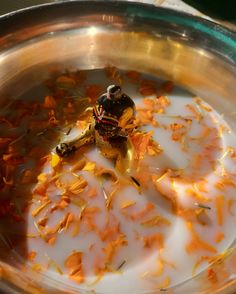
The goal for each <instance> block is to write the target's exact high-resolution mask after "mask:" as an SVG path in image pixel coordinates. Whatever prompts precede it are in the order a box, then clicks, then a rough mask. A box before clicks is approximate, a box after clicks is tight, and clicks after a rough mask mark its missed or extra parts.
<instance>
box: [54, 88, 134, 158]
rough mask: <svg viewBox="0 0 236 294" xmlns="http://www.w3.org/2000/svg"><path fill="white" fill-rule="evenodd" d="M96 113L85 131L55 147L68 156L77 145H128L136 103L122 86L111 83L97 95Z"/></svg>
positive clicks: (116, 146)
mask: <svg viewBox="0 0 236 294" xmlns="http://www.w3.org/2000/svg"><path fill="white" fill-rule="evenodd" d="M93 117H94V122H93V123H91V124H90V125H89V127H88V128H87V129H86V130H85V131H84V132H83V133H82V134H80V135H79V136H78V137H77V138H75V139H73V140H71V141H67V142H63V143H60V144H59V145H58V146H57V147H56V153H57V154H58V155H59V156H60V157H66V156H69V155H71V154H73V153H74V152H75V151H76V150H77V149H78V148H80V147H82V146H84V145H86V144H91V143H95V144H96V145H97V146H98V147H99V148H101V147H104V146H105V147H110V148H111V147H112V148H116V149H117V148H121V149H126V148H124V147H125V146H124V145H125V144H126V141H127V138H128V135H129V133H130V132H132V130H133V129H134V124H133V122H134V119H135V104H134V102H133V100H132V99H131V98H130V97H129V96H128V95H126V94H124V93H122V90H121V87H120V86H116V85H111V86H109V87H108V88H107V92H106V93H104V94H103V95H101V96H100V97H99V98H98V100H97V103H96V105H95V106H94V108H93ZM121 152H122V151H121ZM125 152H126V151H125V150H124V153H125Z"/></svg>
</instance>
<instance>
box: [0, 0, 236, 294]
mask: <svg viewBox="0 0 236 294" xmlns="http://www.w3.org/2000/svg"><path fill="white" fill-rule="evenodd" d="M108 64H112V65H114V66H117V67H118V68H120V69H129V70H131V69H132V70H137V71H141V72H144V73H149V74H151V75H155V76H159V77H161V78H167V79H170V80H172V81H174V82H175V83H176V84H178V85H181V86H183V87H185V88H187V89H189V90H190V91H192V92H194V93H195V94H197V95H201V97H203V98H204V99H206V101H207V102H208V103H210V104H211V105H212V106H213V107H214V108H215V109H216V110H218V111H219V112H220V113H223V114H224V117H225V119H226V121H227V122H228V123H229V124H230V126H231V128H232V129H234V128H235V126H236V122H235V119H234V117H233V116H232V115H231V114H232V110H233V109H234V108H235V101H234V99H235V91H236V34H235V33H233V32H231V31H229V30H227V29H225V28H223V27H222V26H220V25H218V24H215V23H212V22H209V21H207V20H203V19H201V18H197V17H194V16H191V15H188V14H184V13H180V12H177V11H174V10H169V9H163V8H157V7H154V6H151V5H145V4H140V3H129V2H117V1H101V0H99V1H69V2H59V3H53V4H46V5H40V6H35V7H32V8H27V9H23V10H20V11H18V12H14V13H11V14H8V15H6V16H3V17H1V18H0V83H1V87H0V97H1V99H0V106H1V105H3V103H5V99H9V97H18V96H20V95H22V94H23V93H26V92H27V91H29V90H30V89H31V88H33V87H34V86H35V85H37V84H40V83H41V82H42V81H44V80H45V79H46V78H47V77H48V76H49V74H50V73H51V72H52V71H55V70H56V71H60V70H64V69H65V68H67V69H70V70H73V69H77V68H80V69H97V68H103V67H104V66H106V65H108ZM10 99H13V98H10ZM1 246H4V245H1ZM9 258H10V257H9ZM14 258H15V257H14V256H13V255H12V256H11V260H14ZM8 260H10V259H8ZM9 263H10V262H9ZM11 263H13V262H11ZM20 264H21V262H20V260H15V261H14V267H13V266H10V265H8V264H7V262H1V263H0V269H1V276H2V280H1V289H3V290H5V291H6V292H7V293H18V292H21V293H22V291H24V292H27V293H42V292H40V291H45V292H46V293H74V292H73V291H74V290H73V288H68V286H66V285H63V284H62V283H60V282H58V281H57V282H56V281H53V280H49V279H48V278H47V277H45V276H43V275H42V274H37V273H33V272H32V271H31V270H30V269H25V268H24V272H22V271H20V270H19V269H17V268H19V267H20ZM234 287H235V280H234V281H230V280H226V279H224V277H222V278H221V281H220V282H219V284H218V288H217V289H215V288H214V289H213V288H212V287H211V286H209V285H208V284H207V283H204V277H203V274H200V275H199V276H197V277H196V278H195V279H194V280H190V281H187V282H185V283H183V284H181V285H178V286H177V287H175V288H173V291H174V293H190V292H191V293H193V294H194V293H202V291H204V293H215V292H217V293H218V292H220V293H231V292H230V291H233V292H232V293H235V291H234V290H233V289H235V288H234ZM45 292H43V293H45Z"/></svg>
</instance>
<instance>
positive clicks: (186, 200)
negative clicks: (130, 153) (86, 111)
mask: <svg viewBox="0 0 236 294" xmlns="http://www.w3.org/2000/svg"><path fill="white" fill-rule="evenodd" d="M88 81H89V82H91V83H94V82H96V83H97V84H98V83H100V84H102V85H104V89H105V88H106V86H107V85H108V84H109V81H106V80H105V78H104V76H103V74H102V73H101V72H99V71H95V72H90V73H88ZM158 82H159V81H158ZM122 89H123V91H124V92H125V93H127V94H128V95H129V96H130V97H132V98H133V99H134V101H135V104H136V107H137V108H138V107H142V106H143V98H144V97H143V96H141V95H140V93H139V92H138V89H137V86H136V85H133V84H130V83H128V82H127V81H126V82H125V84H124V85H123V87H122ZM149 98H150V99H156V98H155V96H150V97H149ZM168 98H169V100H170V105H169V106H168V107H166V108H165V113H162V114H156V120H157V122H158V126H157V127H153V126H150V125H149V126H144V127H142V130H143V131H153V138H154V140H155V141H156V142H158V144H159V145H160V146H161V148H162V149H163V152H162V153H161V154H159V155H156V156H148V155H147V156H145V158H144V162H146V164H148V171H149V172H150V173H152V174H155V175H158V176H161V174H163V171H164V170H167V169H172V170H177V169H178V170H179V169H180V170H184V175H185V176H186V178H187V179H188V182H186V183H183V182H180V181H178V179H175V183H174V186H173V183H172V182H171V180H170V177H169V176H167V177H164V178H163V180H161V181H160V185H161V188H162V190H163V191H165V193H166V194H168V191H169V190H171V189H174V190H175V193H176V195H177V201H178V202H179V203H181V205H182V206H183V207H184V208H193V209H194V208H196V206H195V203H196V202H197V200H196V199H194V197H190V196H189V195H187V194H186V193H185V191H186V189H191V188H192V187H193V185H194V183H197V182H198V181H200V180H201V179H205V180H206V181H207V183H206V187H207V193H204V192H203V193H202V192H201V194H204V196H206V197H208V198H209V201H208V202H207V203H204V204H205V205H209V206H210V207H211V209H210V210H207V211H206V213H207V215H208V224H207V225H201V224H200V223H195V224H194V229H195V230H196V231H197V233H198V234H199V236H201V239H202V240H204V241H205V242H207V243H209V244H211V245H212V246H214V247H215V248H216V250H217V252H218V253H219V252H222V251H223V250H225V249H226V248H228V247H229V246H230V244H231V243H232V242H233V240H234V237H235V225H236V219H235V217H234V216H233V215H231V214H229V212H228V209H227V205H226V204H225V206H224V207H223V218H224V222H223V224H222V225H221V226H219V225H218V223H217V217H216V206H215V198H216V197H218V196H219V195H221V194H223V196H224V197H225V203H227V201H228V200H229V199H232V198H233V197H234V195H235V187H233V186H228V187H227V188H226V189H224V190H222V191H220V190H219V189H217V188H216V187H215V183H217V182H218V181H219V179H220V177H221V175H222V165H223V166H225V168H226V169H227V170H228V171H230V172H232V173H235V172H236V163H235V162H234V161H233V160H232V158H231V157H230V155H229V154H226V155H225V157H224V156H223V155H224V153H225V151H226V150H227V147H229V146H230V147H233V148H236V140H235V135H234V133H233V132H232V130H230V129H229V127H228V126H227V125H226V123H225V122H224V120H223V118H222V117H221V116H220V115H219V114H218V113H216V112H215V111H214V110H212V111H206V110H204V109H201V110H198V111H201V114H202V115H203V119H202V120H201V122H199V121H197V119H196V117H194V116H193V113H192V112H191V111H190V110H189V109H188V108H187V107H186V105H188V104H190V105H193V106H194V107H195V108H196V109H198V108H197V106H196V102H195V100H194V97H193V95H191V94H189V93H188V92H186V91H184V90H182V89H179V88H177V87H175V88H174V90H173V93H171V94H170V95H168ZM202 103H203V104H204V105H206V106H208V107H209V105H207V104H206V103H205V102H204V101H203V102H202ZM180 116H181V117H186V118H191V119H192V125H191V127H190V129H189V131H188V137H192V138H198V137H201V136H202V134H203V131H204V128H205V126H207V127H208V128H209V130H210V131H209V132H208V133H207V132H206V134H205V135H204V136H203V138H201V139H199V140H194V139H192V140H190V139H189V138H188V139H186V142H184V144H185V145H184V146H185V149H186V150H183V144H181V143H179V142H176V141H175V142H174V141H173V140H172V138H171V131H170V130H169V129H167V127H168V126H169V125H170V124H173V123H183V124H185V123H186V122H183V119H182V118H178V117H180ZM203 126H204V127H203ZM222 126H225V129H226V130H225V131H224V132H223V133H222V131H221V130H222ZM212 130H214V131H212ZM78 132H79V130H78V128H73V129H72V130H71V132H70V135H69V136H67V138H66V139H68V137H69V138H72V137H73V136H75V135H76V134H77V133H78ZM211 141H213V142H214V144H215V147H216V148H215V150H214V151H213V152H212V154H211V156H212V161H213V162H214V168H213V167H212V166H211V164H210V163H209V162H208V160H207V158H204V154H205V152H206V146H207V145H209V143H210V142H211ZM196 154H198V155H202V158H201V160H199V161H200V162H199V164H198V169H197V170H196V168H195V165H196V163H195V165H194V164H193V162H194V160H195V161H196V160H197V159H196V158H197V157H196ZM85 155H86V158H87V159H88V160H89V161H92V162H95V163H96V164H97V165H99V166H103V167H107V168H109V169H111V170H113V171H114V172H115V173H116V174H117V176H118V177H122V175H120V174H119V172H117V171H116V170H115V168H114V162H113V161H111V160H109V159H106V158H104V157H103V156H102V155H101V154H100V152H99V150H98V148H96V146H94V145H92V146H91V147H90V148H89V149H88V151H87V152H86V154H85ZM73 156H76V158H75V159H74V161H73V163H75V162H76V161H77V160H79V159H80V158H81V157H82V156H83V154H80V153H79V152H77V153H76V155H73ZM222 157H224V158H222ZM220 159H221V160H220ZM219 160H220V161H219ZM64 168H65V169H66V168H69V166H68V165H65V166H64ZM51 171H52V168H51V166H50V165H49V164H46V165H45V166H44V167H43V168H42V172H46V173H48V174H50V173H51ZM132 172H133V174H134V175H135V176H136V177H137V176H138V172H136V171H132ZM77 174H78V175H82V176H83V177H84V178H85V179H86V180H87V181H88V183H89V187H95V188H96V189H97V191H98V195H97V197H95V198H90V199H89V200H88V203H89V206H96V207H99V208H100V210H101V212H100V213H98V214H96V221H95V222H96V225H97V227H99V228H100V230H101V231H102V230H103V228H104V226H105V224H106V220H107V216H108V215H109V216H110V217H111V219H113V218H114V220H115V221H114V220H113V221H114V223H113V225H114V224H115V223H117V222H119V223H120V230H121V232H122V233H123V234H124V235H125V236H126V240H127V242H128V245H127V246H122V247H121V248H120V249H119V250H118V251H117V253H116V254H115V256H114V259H113V261H112V265H111V267H112V268H113V269H117V268H118V267H119V265H120V264H121V263H122V262H123V261H125V263H124V265H123V266H122V268H121V269H120V271H119V272H107V273H105V274H104V276H103V277H102V278H101V280H100V281H99V282H97V283H95V284H93V282H94V281H95V280H96V278H97V277H96V274H95V273H94V272H93V268H94V261H95V260H97V259H102V258H103V255H104V246H105V245H104V242H102V241H101V239H100V238H99V236H98V234H97V233H95V232H94V231H88V230H87V229H86V226H85V225H82V226H81V228H80V232H79V233H78V235H77V236H75V237H72V236H71V234H72V232H73V225H71V226H70V228H69V229H68V230H67V231H65V230H62V231H61V232H60V233H58V234H57V239H56V242H55V244H54V245H49V244H47V243H46V242H45V241H44V240H43V239H42V238H41V239H40V238H28V239H27V245H28V251H29V252H31V251H35V252H37V255H36V257H35V260H34V262H32V263H31V264H34V263H40V264H41V265H42V267H43V268H44V267H45V268H47V265H48V262H49V259H50V260H51V259H52V260H54V261H55V262H56V264H57V265H58V266H59V267H60V269H61V270H62V272H63V273H64V274H63V275H60V274H59V273H58V272H57V271H56V270H55V268H54V267H53V266H49V267H48V269H47V270H46V274H47V275H48V276H49V277H53V278H54V279H55V280H58V281H59V282H61V281H62V282H64V283H66V284H69V285H73V287H75V288H78V289H89V290H95V291H98V292H99V293H113V294H116V293H117V294H118V293H124V294H125V293H137V294H138V293H143V292H147V291H148V292H150V291H155V289H158V288H160V287H161V285H162V282H163V281H164V280H165V279H166V278H167V277H168V279H169V281H170V285H169V287H172V286H174V285H176V284H179V283H181V282H183V281H185V280H187V279H189V278H192V271H193V267H194V264H195V263H196V262H197V261H198V260H199V258H200V257H201V256H203V255H207V256H213V255H214V253H212V252H206V251H204V250H196V251H194V252H193V253H191V254H189V253H188V252H187V251H186V245H187V244H188V243H189V242H190V241H191V238H192V237H191V234H190V231H189V230H188V229H187V226H186V222H185V220H184V219H183V218H182V217H181V216H177V215H175V214H173V213H172V210H171V205H170V202H169V201H167V200H166V199H165V198H164V197H163V196H161V195H160V194H159V192H158V191H157V190H156V188H155V185H154V183H153V182H150V183H148V184H147V185H146V187H142V186H141V189H140V191H141V192H139V189H137V188H136V187H135V186H134V185H132V184H130V185H129V186H126V187H125V188H124V189H121V190H120V191H119V192H118V193H117V195H116V197H115V198H114V201H113V205H112V206H113V207H112V209H111V210H109V211H107V209H106V205H105V199H104V194H103V190H102V187H101V185H100V183H99V181H98V179H97V178H96V177H95V176H94V175H93V173H92V172H90V171H78V172H77ZM127 176H129V175H125V174H124V175H123V177H127ZM73 177H74V176H73V175H71V176H70V175H68V174H67V176H64V178H63V175H62V176H61V177H60V179H61V180H62V181H64V182H68V181H70V180H71V179H72V178H73ZM190 178H191V179H192V180H191V181H189V179H190ZM104 187H106V188H107V189H109V182H107V183H106V182H105V183H104ZM87 191H88V190H86V189H85V190H84V191H83V192H82V193H81V194H80V195H79V196H77V198H79V197H83V198H85V199H86V200H87V199H88V197H87V194H86V193H87ZM47 193H48V196H49V198H50V199H52V200H53V201H57V200H59V198H60V193H61V191H60V189H55V188H54V187H51V189H49V191H48V192H47ZM170 194H171V193H170ZM125 200H127V201H131V200H132V201H135V205H134V206H133V207H130V208H127V209H126V212H127V213H132V212H134V211H136V212H137V211H141V210H142V209H143V208H144V207H145V206H146V205H147V203H148V202H151V203H153V204H154V206H155V208H154V210H153V211H152V212H151V214H150V215H149V218H150V216H153V215H155V214H160V215H161V216H163V217H165V218H167V219H168V220H169V221H170V222H171V225H169V226H164V225H163V226H154V227H150V228H146V227H143V226H141V225H140V222H141V221H143V220H144V219H147V217H144V219H142V220H138V221H132V220H130V219H129V218H127V217H126V216H125V215H124V214H123V213H122V209H121V205H122V203H123V202H124V201H125ZM38 206H39V203H37V202H36V203H34V204H33V205H32V206H31V208H30V211H29V213H28V226H27V231H28V233H29V234H37V229H36V228H35V224H34V222H37V221H38V220H39V219H40V218H42V217H43V216H44V215H45V213H46V212H47V209H48V208H47V209H46V210H43V212H41V213H40V214H39V215H38V216H37V217H35V218H33V217H32V214H31V213H32V211H33V210H34V209H35V208H36V207H38ZM49 207H50V206H49ZM67 212H72V213H73V214H74V215H76V216H79V214H80V208H79V207H77V206H75V205H73V204H70V205H69V206H68V207H67V208H65V209H64V210H63V211H60V210H58V211H55V212H53V213H52V214H50V216H49V220H48V223H47V226H48V227H53V226H54V225H56V224H57V223H58V222H59V221H60V220H61V219H62V217H63V216H64V215H65V214H66V213H67ZM219 231H220V232H223V233H224V236H225V238H224V239H223V240H222V241H221V242H219V243H216V242H215V236H216V234H217V233H218V232H219ZM156 233H161V234H163V236H164V249H163V250H162V251H161V252H160V250H158V248H156V247H155V246H154V247H153V248H144V246H143V237H145V236H147V235H151V234H156ZM137 236H139V238H138V237H137ZM91 248H92V249H91ZM73 251H78V252H83V268H84V274H85V277H86V278H85V282H84V283H82V284H77V283H76V282H74V281H72V280H70V279H69V278H68V276H67V272H68V271H67V270H66V268H65V266H64V262H65V260H66V258H67V257H68V256H69V255H70V254H71V253H72V252H73ZM160 254H161V257H162V258H163V259H165V260H167V261H168V262H169V263H171V264H173V265H174V266H173V265H171V264H167V263H165V264H164V269H163V271H162V273H161V274H160V275H158V274H155V273H157V272H160V267H161V264H160V262H159V261H158V260H159V258H160ZM206 266H207V263H202V264H201V265H200V266H199V267H198V268H197V271H196V273H198V272H200V271H202V270H203V269H204V268H205V267H206Z"/></svg>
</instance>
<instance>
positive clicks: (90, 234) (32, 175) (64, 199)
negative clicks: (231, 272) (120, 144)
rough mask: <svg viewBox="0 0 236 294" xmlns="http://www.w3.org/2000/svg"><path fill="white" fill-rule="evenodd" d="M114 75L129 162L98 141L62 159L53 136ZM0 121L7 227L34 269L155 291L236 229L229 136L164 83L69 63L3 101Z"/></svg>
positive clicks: (84, 120) (84, 119)
mask: <svg viewBox="0 0 236 294" xmlns="http://www.w3.org/2000/svg"><path fill="white" fill-rule="evenodd" d="M112 83H116V84H117V83H118V84H120V83H121V84H122V90H123V91H124V92H125V93H127V94H128V95H129V96H130V97H132V99H133V100H134V102H135V104H136V125H137V129H136V130H135V131H134V132H133V133H132V134H131V135H130V138H129V139H130V141H131V143H132V146H133V149H132V150H134V151H133V152H134V153H133V161H132V162H131V163H130V169H129V171H125V172H123V173H121V172H120V171H119V170H118V169H117V168H116V166H115V162H114V160H111V159H108V158H105V157H104V156H103V155H102V154H101V151H100V150H99V148H98V147H97V146H96V145H91V146H87V147H82V148H81V149H80V150H78V151H77V152H76V153H75V154H73V155H72V156H71V157H69V158H65V159H63V160H62V159H59V158H58V157H57V156H56V155H55V153H53V151H54V150H55V149H54V148H55V146H56V145H57V144H58V142H59V141H63V140H70V139H72V138H73V137H75V136H77V135H78V134H79V133H81V132H82V131H83V130H84V129H85V128H86V127H87V126H88V125H89V123H90V122H91V121H92V119H93V118H92V116H91V112H89V111H87V112H84V110H85V109H86V108H87V107H89V106H92V105H94V103H95V102H96V99H97V98H98V97H99V95H101V94H102V93H103V92H105V89H106V87H107V86H108V85H109V84H112ZM14 109H17V110H18V111H17V112H15V111H14V112H13V111H12V110H14ZM0 128H1V134H2V138H1V141H0V142H1V145H0V147H1V151H2V160H1V163H2V170H1V173H2V175H3V176H2V178H3V181H2V184H1V189H2V195H3V197H4V199H5V203H6V205H5V206H6V208H5V210H2V211H1V218H3V219H4V221H5V222H6V223H7V225H8V229H6V226H5V233H4V234H5V235H8V239H9V242H10V243H11V244H12V246H13V247H14V250H15V251H16V252H17V253H18V254H20V255H21V257H22V259H23V260H24V263H25V264H27V265H29V266H30V267H32V268H33V269H34V270H36V271H42V272H45V273H46V274H47V275H49V276H50V277H52V278H54V279H56V280H59V281H63V282H64V283H66V284H70V285H73V287H78V289H91V290H92V289H94V290H96V291H98V292H99V293H129V292H131V293H142V292H151V291H156V290H158V289H167V288H169V287H172V286H174V285H176V284H179V283H181V282H183V281H184V280H186V279H189V278H192V277H193V276H194V275H196V274H197V273H199V272H200V271H202V270H203V269H205V268H206V267H208V266H209V264H210V263H211V262H212V260H213V259H214V257H216V256H218V254H220V253H221V252H223V251H224V250H226V249H227V248H228V247H229V246H230V245H231V243H232V242H233V240H234V239H235V233H234V231H235V230H234V228H235V223H236V219H235V216H234V215H235V214H236V209H235V206H234V204H235V199H234V194H235V190H236V185H235V184H234V183H235V177H236V154H235V151H234V150H235V147H236V140H235V135H234V134H233V133H232V131H231V130H230V128H229V126H227V125H226V123H225V122H224V120H223V118H222V117H221V116H220V115H219V114H218V113H216V112H215V111H214V109H212V108H211V106H210V105H208V104H207V103H206V102H204V101H203V100H202V99H200V98H196V97H194V96H193V95H191V94H190V93H188V92H186V91H184V90H183V89H180V88H178V87H175V86H173V85H172V83H170V82H163V81H160V80H157V79H153V78H151V77H149V76H145V75H141V74H139V73H136V72H119V71H117V70H116V69H115V68H109V69H106V70H105V71H104V70H99V71H98V70H95V71H88V72H77V73H65V74H63V75H60V76H57V77H55V78H52V79H51V80H50V81H47V82H46V83H45V87H44V89H43V90H42V89H41V90H40V91H38V90H37V89H34V90H33V91H32V95H31V96H30V98H29V95H28V96H27V97H26V96H25V97H21V99H19V100H16V101H15V102H13V103H10V104H9V105H6V107H5V110H4V112H2V114H1V125H0ZM16 187H17V188H16ZM9 195H11V200H10V201H9ZM11 230H12V231H14V232H17V231H18V232H19V234H18V236H17V234H15V235H14V236H12V235H11V234H10V233H9V231H11Z"/></svg>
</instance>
